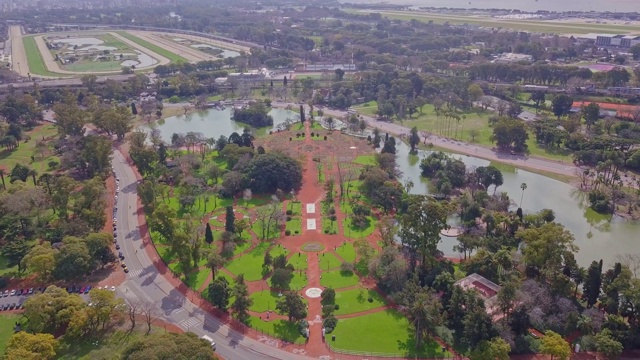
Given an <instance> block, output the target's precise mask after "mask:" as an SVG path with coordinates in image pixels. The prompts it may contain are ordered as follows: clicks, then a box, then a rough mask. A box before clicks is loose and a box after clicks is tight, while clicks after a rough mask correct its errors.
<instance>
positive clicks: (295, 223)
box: [286, 217, 302, 236]
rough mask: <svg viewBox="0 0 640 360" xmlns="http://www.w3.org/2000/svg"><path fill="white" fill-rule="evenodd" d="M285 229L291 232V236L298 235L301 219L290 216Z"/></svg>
mask: <svg viewBox="0 0 640 360" xmlns="http://www.w3.org/2000/svg"><path fill="white" fill-rule="evenodd" d="M286 230H289V231H290V232H291V236H294V235H300V234H301V233H302V219H300V218H299V217H294V218H291V220H289V221H287V226H286Z"/></svg>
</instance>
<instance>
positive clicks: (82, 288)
mask: <svg viewBox="0 0 640 360" xmlns="http://www.w3.org/2000/svg"><path fill="white" fill-rule="evenodd" d="M84 290H85V287H84V286H83V287H81V288H80V291H78V292H79V293H80V294H84Z"/></svg>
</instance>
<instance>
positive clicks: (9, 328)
mask: <svg viewBox="0 0 640 360" xmlns="http://www.w3.org/2000/svg"><path fill="white" fill-rule="evenodd" d="M21 317H22V315H2V316H0V354H4V349H5V348H6V346H7V341H9V338H10V337H11V335H13V326H14V324H15V323H16V321H18V320H20V318H21Z"/></svg>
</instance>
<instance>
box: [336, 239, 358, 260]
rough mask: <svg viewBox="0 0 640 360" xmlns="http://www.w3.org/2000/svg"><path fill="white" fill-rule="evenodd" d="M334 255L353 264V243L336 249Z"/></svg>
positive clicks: (354, 252) (354, 255)
mask: <svg viewBox="0 0 640 360" xmlns="http://www.w3.org/2000/svg"><path fill="white" fill-rule="evenodd" d="M336 253H337V254H338V255H340V257H341V258H343V259H344V261H347V262H354V261H356V250H355V248H354V247H353V243H350V242H347V243H343V244H342V245H340V246H338V247H337V248H336Z"/></svg>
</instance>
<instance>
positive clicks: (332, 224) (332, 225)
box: [322, 216, 338, 235]
mask: <svg viewBox="0 0 640 360" xmlns="http://www.w3.org/2000/svg"><path fill="white" fill-rule="evenodd" d="M322 232H323V233H325V234H331V235H333V234H337V233H338V222H337V221H331V219H329V218H326V217H324V216H323V217H322Z"/></svg>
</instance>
